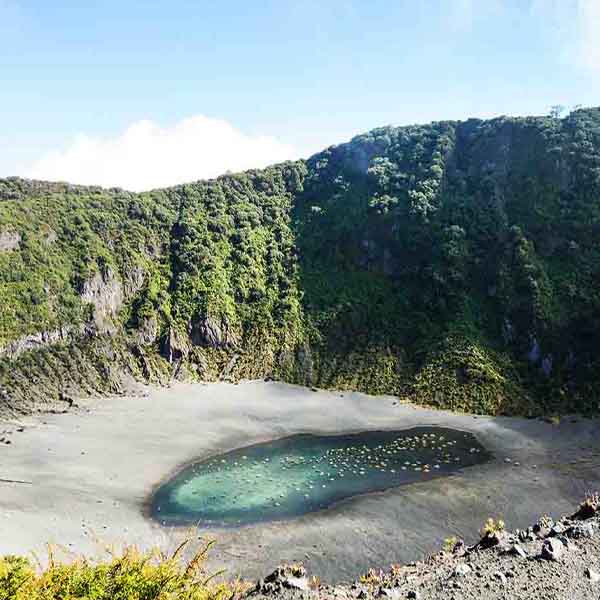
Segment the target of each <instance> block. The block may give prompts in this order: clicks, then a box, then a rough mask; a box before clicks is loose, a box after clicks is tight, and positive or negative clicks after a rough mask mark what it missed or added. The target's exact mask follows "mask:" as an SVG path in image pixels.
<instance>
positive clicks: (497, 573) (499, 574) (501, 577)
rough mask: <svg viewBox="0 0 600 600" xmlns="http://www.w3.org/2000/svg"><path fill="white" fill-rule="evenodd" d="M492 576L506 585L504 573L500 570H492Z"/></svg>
mask: <svg viewBox="0 0 600 600" xmlns="http://www.w3.org/2000/svg"><path fill="white" fill-rule="evenodd" d="M494 577H495V578H496V579H497V580H498V581H499V582H500V584H501V585H506V575H505V574H504V573H502V571H494Z"/></svg>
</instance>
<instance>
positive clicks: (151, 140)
mask: <svg viewBox="0 0 600 600" xmlns="http://www.w3.org/2000/svg"><path fill="white" fill-rule="evenodd" d="M290 158H295V151H294V149H293V148H292V147H290V146H288V145H287V144H284V143H282V142H281V141H278V140H277V139H275V138H273V137H269V136H262V135H247V134H245V133H243V132H241V131H239V130H238V129H235V128H234V127H232V126H231V125H230V124H229V123H228V122H226V121H223V120H219V119H212V118H209V117H206V116H203V115H196V116H193V117H189V118H186V119H183V120H182V121H179V122H178V123H176V124H175V125H173V126H171V127H161V126H160V125H158V124H156V123H154V122H152V121H149V120H142V121H138V122H136V123H133V124H132V125H130V126H129V127H128V128H127V129H126V130H125V131H124V132H123V133H121V134H119V135H116V136H114V137H94V136H89V135H79V136H77V137H76V138H75V139H74V140H73V141H72V142H71V143H70V144H69V145H68V146H67V147H66V148H64V149H62V150H59V151H56V152H52V153H50V154H47V155H46V156H43V157H42V158H40V159H39V160H37V161H36V162H34V163H33V164H32V165H30V166H29V167H27V168H25V169H23V171H24V175H25V176H26V177H30V178H32V179H45V180H50V181H68V182H70V183H81V184H90V185H102V186H105V187H113V186H114V187H122V188H124V189H127V190H132V191H142V190H149V189H153V188H157V187H166V186H170V185H174V184H177V183H184V182H187V181H195V180H197V179H205V178H210V177H216V176H218V175H221V174H223V173H225V172H226V171H228V170H229V171H241V170H244V169H250V168H255V167H264V166H267V165H268V164H272V163H275V162H280V161H283V160H287V159H290Z"/></svg>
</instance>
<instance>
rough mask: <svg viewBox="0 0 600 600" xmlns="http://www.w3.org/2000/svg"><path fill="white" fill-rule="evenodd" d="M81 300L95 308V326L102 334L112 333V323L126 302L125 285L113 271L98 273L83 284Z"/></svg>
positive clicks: (107, 270)
mask: <svg viewBox="0 0 600 600" xmlns="http://www.w3.org/2000/svg"><path fill="white" fill-rule="evenodd" d="M80 296H81V300H82V301H83V302H87V303H89V304H91V305H92V306H93V308H94V325H95V328H96V331H98V332H100V333H106V332H110V331H111V330H112V329H113V327H112V323H111V319H112V317H114V316H115V315H116V314H117V312H118V311H119V309H120V308H121V306H122V304H123V300H124V294H123V285H122V284H121V281H120V280H119V278H118V277H117V276H116V274H115V273H114V271H113V270H112V269H110V268H109V269H106V271H105V272H103V273H101V272H99V271H98V272H96V273H95V274H94V275H93V276H92V277H90V278H89V279H88V280H87V281H85V282H84V283H83V286H82V288H81V293H80Z"/></svg>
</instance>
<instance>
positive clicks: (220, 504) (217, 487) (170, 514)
mask: <svg viewBox="0 0 600 600" xmlns="http://www.w3.org/2000/svg"><path fill="white" fill-rule="evenodd" d="M489 458H490V455H489V453H488V452H487V451H486V450H485V448H483V446H481V444H480V443H479V442H478V441H477V439H476V438H475V437H474V436H473V435H472V434H470V433H465V432H462V431H456V430H453V429H446V428H439V427H418V428H415V429H409V430H403V431H372V432H364V433H358V434H351V435H311V434H302V435H294V436H290V437H287V438H283V439H279V440H274V441H271V442H266V443H264V444H257V445H254V446H248V447H245V448H241V449H238V450H234V451H232V452H227V453H226V454H222V455H220V456H215V457H213V458H210V459H208V460H204V461H201V462H198V463H195V464H193V465H191V466H190V467H188V468H186V469H184V470H183V471H181V472H180V473H178V474H177V475H175V477H173V478H172V479H171V480H169V481H168V482H167V483H165V484H164V485H163V486H162V487H160V488H159V489H158V491H157V492H156V494H155V495H154V497H153V498H152V506H151V509H152V515H153V516H154V518H156V519H157V520H159V521H160V522H162V523H163V524H165V525H168V524H186V523H187V524H189V523H198V524H201V525H204V526H210V525H215V526H217V525H242V524H247V523H255V522H259V521H269V520H275V519H286V518H291V517H295V516H298V515H301V514H305V513H308V512H311V511H315V510H319V509H322V508H327V507H328V506H331V505H332V504H334V503H335V502H338V501H340V500H343V499H345V498H349V497H352V496H356V495H359V494H365V493H368V492H374V491H380V490H384V489H386V488H390V487H395V486H399V485H404V484H409V483H413V482H417V481H423V480H427V479H430V478H432V477H436V476H438V477H439V476H443V475H448V474H450V473H453V472H456V471H457V470H459V469H462V468H465V467H469V466H472V465H475V464H480V463H483V462H485V461H487V460H488V459H489Z"/></svg>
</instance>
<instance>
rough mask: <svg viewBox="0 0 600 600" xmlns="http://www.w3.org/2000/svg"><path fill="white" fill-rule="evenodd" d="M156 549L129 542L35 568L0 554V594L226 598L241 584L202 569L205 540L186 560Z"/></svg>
mask: <svg viewBox="0 0 600 600" xmlns="http://www.w3.org/2000/svg"><path fill="white" fill-rule="evenodd" d="M183 546H184V545H182V546H180V549H179V550H178V551H177V552H176V553H174V554H173V555H172V556H165V555H163V554H161V553H160V552H158V551H153V552H148V553H141V552H139V551H138V550H136V549H135V548H133V547H129V548H126V549H125V550H124V551H123V552H122V553H121V554H119V555H114V556H112V557H111V558H109V559H108V560H98V561H90V560H88V559H85V558H81V559H76V560H73V561H71V562H69V561H67V562H61V561H55V559H54V556H53V554H52V553H50V555H49V564H48V566H47V567H46V568H45V569H43V570H39V571H36V569H34V567H33V565H32V564H31V563H30V562H29V560H27V559H26V558H24V557H20V556H5V557H0V600H57V599H59V598H60V599H64V600H78V599H80V600H171V599H175V598H177V600H232V599H233V598H237V597H240V596H241V595H242V592H243V591H244V589H245V588H246V587H247V586H244V585H243V584H242V583H241V582H233V583H226V582H223V581H220V582H218V581H217V580H216V579H215V576H213V575H208V574H206V572H204V570H203V562H204V559H205V556H206V551H207V550H208V549H209V547H210V544H209V545H207V546H206V547H204V548H202V549H201V550H200V551H199V552H197V553H196V554H195V555H194V556H193V557H192V558H191V559H190V560H189V561H187V563H186V564H184V563H183V562H182V560H181V559H180V557H179V554H180V552H181V550H182V549H183Z"/></svg>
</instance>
